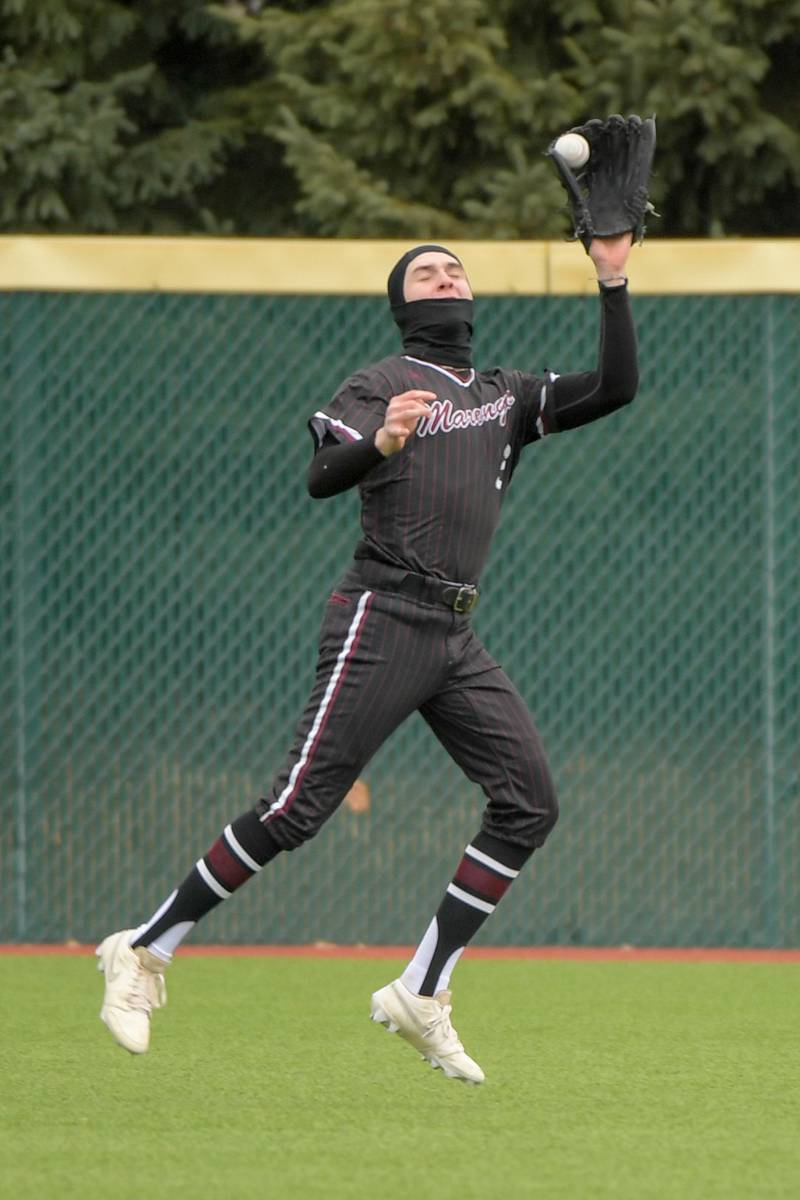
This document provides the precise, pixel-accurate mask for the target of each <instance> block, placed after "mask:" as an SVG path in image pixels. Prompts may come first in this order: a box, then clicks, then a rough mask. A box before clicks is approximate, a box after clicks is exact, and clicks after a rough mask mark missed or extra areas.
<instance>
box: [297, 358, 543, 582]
mask: <svg viewBox="0 0 800 1200" xmlns="http://www.w3.org/2000/svg"><path fill="white" fill-rule="evenodd" d="M411 389H421V390H425V391H429V392H434V393H435V394H436V399H435V401H432V402H431V404H430V408H431V410H432V411H431V415H430V416H428V417H425V418H423V419H422V420H421V421H420V422H419V424H418V426H417V429H416V431H415V433H413V434H412V435H411V436H410V437H409V439H408V441H407V442H406V444H405V446H404V448H403V449H402V450H401V451H399V452H398V453H397V454H393V455H390V456H389V457H388V458H387V459H386V460H385V461H383V462H380V463H378V465H377V466H375V467H373V468H372V469H371V470H370V471H369V472H368V473H367V474H366V475H365V476H364V478H363V479H362V481H361V483H360V484H359V491H360V495H361V506H362V507H361V524H362V530H363V539H362V541H361V542H360V543H359V545H358V547H357V548H356V557H357V558H358V557H364V556H365V555H366V556H370V557H377V558H379V559H381V560H383V561H386V562H390V563H393V564H395V565H397V566H400V567H404V568H405V569H406V570H409V571H415V572H418V573H420V574H424V575H433V576H436V577H438V578H440V579H447V580H456V581H458V582H463V583H475V582H477V581H478V579H479V577H480V573H481V570H482V568H483V565H484V562H485V561H486V557H487V555H488V553H489V547H490V544H491V540H492V536H493V534H494V531H495V529H496V528H497V523H498V520H499V518H500V509H501V506H502V503H503V498H504V496H505V493H506V490H507V488H508V485H509V483H510V481H511V477H512V475H513V473H514V468H515V467H516V465H517V462H518V460H519V456H520V453H521V451H522V448H523V446H525V445H526V444H527V443H529V442H534V441H537V440H538V439H539V438H540V437H543V436H544V434H545V433H546V432H547V418H548V403H547V399H548V393H549V390H550V389H549V386H548V385H547V383H546V381H545V380H544V379H541V378H538V377H536V376H533V375H526V374H523V373H522V372H520V371H512V370H504V369H503V368H499V367H498V368H495V369H494V370H490V371H482V372H476V371H470V372H462V373H458V374H456V373H455V372H453V371H449V370H447V369H446V368H444V367H439V366H436V365H434V364H433V363H426V362H422V361H420V360H418V359H414V358H410V357H409V356H407V355H392V356H391V357H389V358H385V359H383V360H382V361H381V362H379V363H376V364H375V365H373V366H370V367H366V368H365V369H363V370H361V371H358V372H357V373H356V374H355V375H352V376H351V377H350V378H349V379H347V380H346V381H345V383H344V384H343V385H342V386H341V388H340V389H339V391H338V392H337V393H336V395H335V396H334V397H333V399H332V400H331V402H330V403H329V404H327V405H326V406H325V407H324V408H323V409H321V410H320V411H319V412H317V413H315V414H314V416H313V417H312V418H311V420H310V422H309V425H310V428H311V430H312V433H313V434H314V437H315V438H316V440H317V443H318V444H319V445H321V444H322V441H323V440H324V438H325V437H326V435H329V436H332V437H334V438H335V439H336V440H337V441H339V442H344V441H358V440H361V439H363V438H371V437H373V436H374V434H375V433H376V432H377V430H378V429H379V428H380V427H381V426H382V425H383V421H384V417H385V414H386V408H387V405H388V403H389V400H390V399H391V398H392V396H396V395H399V394H400V393H401V392H406V391H410V390H411Z"/></svg>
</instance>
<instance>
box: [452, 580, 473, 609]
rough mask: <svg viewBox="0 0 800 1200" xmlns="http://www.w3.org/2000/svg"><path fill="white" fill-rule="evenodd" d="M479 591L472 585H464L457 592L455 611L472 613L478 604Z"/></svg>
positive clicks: (454, 603)
mask: <svg viewBox="0 0 800 1200" xmlns="http://www.w3.org/2000/svg"><path fill="white" fill-rule="evenodd" d="M478 594H479V593H478V589H477V588H476V587H473V586H472V585H470V584H464V585H463V586H462V587H460V588H459V589H458V591H457V592H456V598H455V600H454V601H453V611H454V612H457V613H468V612H472V610H473V608H474V607H475V605H476V604H477V603H478Z"/></svg>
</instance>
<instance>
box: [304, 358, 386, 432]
mask: <svg viewBox="0 0 800 1200" xmlns="http://www.w3.org/2000/svg"><path fill="white" fill-rule="evenodd" d="M389 400H390V396H389V394H388V390H387V386H386V383H385V381H383V380H382V378H381V377H380V376H379V375H378V374H377V373H375V372H371V371H359V372H358V373H357V374H355V375H351V376H350V378H349V379H347V380H345V382H344V383H343V384H342V386H341V387H340V388H339V390H338V392H337V393H336V395H335V396H334V397H333V399H332V400H331V401H330V402H329V403H328V404H326V405H325V406H324V408H320V409H318V410H317V412H315V413H314V415H313V416H312V417H310V418H309V422H308V427H309V429H310V430H311V433H312V436H313V438H314V441H315V445H316V449H319V448H320V447H321V446H322V444H323V442H324V441H325V439H326V436H327V437H328V439H329V440H330V438H334V439H335V440H336V441H337V442H342V443H344V442H360V441H362V440H363V439H365V438H367V439H371V438H372V437H374V435H375V433H376V432H377V431H378V430H379V429H380V427H381V426H382V425H383V419H384V416H385V414H386V406H387V405H388V403H389Z"/></svg>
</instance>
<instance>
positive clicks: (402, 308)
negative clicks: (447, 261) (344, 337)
mask: <svg viewBox="0 0 800 1200" xmlns="http://www.w3.org/2000/svg"><path fill="white" fill-rule="evenodd" d="M429 250H439V251H441V252H442V253H443V254H449V255H450V257H451V258H454V259H455V260H456V262H457V263H459V265H462V264H461V259H460V258H458V256H457V255H455V254H453V252H452V251H451V250H447V249H446V248H445V247H444V246H427V245H426V246H415V247H414V249H413V250H409V251H408V252H407V253H406V254H404V255H403V257H402V258H401V259H400V261H399V262H398V263H396V264H395V265H394V267H392V271H391V274H390V275H389V283H388V291H389V304H390V306H391V309H392V316H393V317H394V319H395V321H396V322H397V325H398V326H399V329H400V332H401V334H402V335H403V349H404V350H405V352H406V354H410V355H411V356H412V358H422V359H424V360H425V361H426V362H432V363H439V364H440V365H441V366H444V367H471V366H472V307H473V306H472V301H471V300H444V299H442V300H406V299H405V297H404V295H403V283H404V280H405V277H406V268H407V267H408V264H409V263H410V262H413V260H414V259H415V258H417V257H418V255H420V254H426V253H427V252H428V251H429Z"/></svg>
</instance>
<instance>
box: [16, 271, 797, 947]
mask: <svg viewBox="0 0 800 1200" xmlns="http://www.w3.org/2000/svg"><path fill="white" fill-rule="evenodd" d="M634 307H635V315H636V318H637V325H638V328H639V331H640V352H641V363H642V372H643V373H642V384H641V389H640V393H639V396H638V398H637V400H636V402H635V403H634V404H633V405H632V406H630V407H629V408H627V409H625V410H624V411H622V412H620V413H618V414H615V415H614V416H612V417H610V418H608V419H606V420H604V421H601V422H598V423H597V424H596V425H595V426H591V427H588V428H586V429H583V430H578V431H575V432H573V433H568V434H564V435H561V436H559V437H553V438H551V439H549V440H547V441H545V442H544V443H542V444H540V445H538V446H534V447H532V448H530V449H529V450H528V451H526V453H525V455H524V456H523V461H522V463H521V465H520V468H519V470H518V472H517V474H516V476H515V479H514V484H513V486H512V488H511V490H510V493H509V497H508V500H507V502H506V508H505V514H504V519H503V522H502V524H501V528H500V532H499V534H498V536H497V539H496V542H495V545H494V548H493V552H492V556H491V559H490V562H489V566H488V568H487V571H486V572H485V575H484V579H483V587H484V592H483V598H482V601H481V605H480V607H479V608H478V610H477V612H476V616H475V623H476V626H477V628H478V630H479V632H480V633H481V634H482V636H483V637H484V639H485V640H486V642H487V644H488V646H489V648H490V650H491V651H492V652H493V653H494V654H495V656H496V657H497V658H498V660H499V661H500V662H501V663H503V664H504V665H505V666H506V668H507V670H508V671H509V673H510V674H511V675H512V677H513V678H514V679H515V681H516V682H517V684H518V686H519V687H520V689H521V691H522V693H523V695H524V696H525V697H526V699H527V700H528V702H529V704H530V706H531V708H532V710H533V712H534V714H535V716H536V719H537V722H538V724H539V726H540V728H541V731H542V734H543V737H544V740H545V744H546V746H547V747H548V750H549V754H550V758H551V763H552V766H553V770H554V774H555V776H556V780H557V783H558V785H559V793H560V800H561V806H562V817H561V821H560V823H559V825H558V826H557V828H556V830H555V832H554V834H553V836H552V838H551V839H550V841H549V842H548V844H547V846H546V847H545V848H544V849H543V850H542V851H541V852H539V853H537V855H535V856H534V859H533V860H532V862H531V864H530V865H529V867H528V868H526V873H525V877H523V878H522V879H521V880H520V881H519V882H518V884H517V885H516V887H514V888H512V889H511V890H510V892H509V894H508V896H507V897H506V899H505V900H504V901H503V904H502V905H500V907H499V908H498V910H497V912H496V914H495V915H494V917H493V918H492V920H491V921H489V922H488V923H487V925H486V927H485V930H484V931H483V932H482V934H481V935H480V939H481V941H483V942H484V943H490V944H491V943H494V944H536V943H571V944H579V945H580V944H587V945H598V944H620V943H630V944H638V945H642V944H664V945H744V946H748V945H751V946H758V945H776V946H789V945H796V944H798V941H799V940H800V904H799V903H798V899H799V898H798V882H797V863H798V861H800V835H798V827H797V821H796V819H795V818H796V807H797V806H796V800H797V794H798V753H799V752H798V717H799V716H800V713H799V712H798V708H799V707H800V701H799V700H798V696H799V695H800V687H798V683H799V682H800V679H799V676H800V666H799V665H798V663H799V661H800V654H799V653H798V651H799V650H800V634H799V633H798V629H799V628H800V611H799V607H800V600H799V599H798V597H800V578H799V575H800V555H799V554H798V548H799V547H800V486H799V484H800V480H799V477H798V462H799V461H800V404H798V397H799V396H800V339H798V336H797V331H798V327H799V326H800V296H784V297H778V296H774V297H771V296H767V297H758V298H756V297H747V296H739V297H719V296H715V297H711V296H708V297H703V296H692V297H670V298H666V297H644V298H643V297H639V298H634ZM0 309H1V310H2V322H1V324H0V337H2V343H3V344H2V357H1V358H0V364H1V365H0V369H2V372H3V384H4V389H3V390H4V397H5V398H4V400H3V403H2V408H1V409H0V454H1V455H2V467H3V471H2V481H3V482H2V493H0V570H1V571H2V580H3V585H2V593H1V594H0V604H1V606H2V607H0V689H2V714H3V716H2V725H0V750H1V752H2V753H1V757H0V789H1V791H0V794H1V795H2V806H3V811H4V818H3V821H2V824H0V856H1V862H0V904H1V911H2V916H1V917H0V940H7V941H8V940H30V941H63V940H65V939H68V938H76V939H78V940H80V941H91V940H92V939H95V938H99V937H100V936H102V935H104V934H105V933H107V932H108V931H109V930H111V929H113V928H117V927H119V926H121V925H130V924H135V923H137V922H139V921H141V920H143V919H144V918H145V917H146V916H148V915H149V914H150V912H151V911H152V910H153V909H154V908H155V907H156V905H157V904H158V903H160V901H161V900H162V899H163V897H164V896H165V895H166V894H167V892H169V891H170V890H171V889H172V888H173V887H174V886H175V885H176V883H177V882H178V881H179V880H180V879H181V878H183V876H184V875H185V873H186V871H187V870H188V868H189V867H190V866H191V865H192V863H193V862H194V861H195V859H196V858H197V857H198V856H199V855H200V854H201V853H203V852H204V851H205V850H206V849H207V847H208V846H209V845H210V843H211V842H212V841H213V840H214V838H215V837H216V836H217V834H218V833H219V830H220V829H221V828H222V826H223V825H224V824H225V823H226V822H227V821H228V820H230V819H231V818H232V817H234V816H236V815H238V814H239V813H240V812H242V811H244V810H245V809H246V808H247V807H248V806H250V805H251V804H252V803H254V802H255V801H256V799H257V798H258V797H259V796H260V795H263V794H265V792H266V789H267V788H268V787H269V784H270V781H271V778H272V775H273V772H274V771H275V770H276V769H277V767H278V765H279V764H280V762H281V761H282V758H283V755H284V753H285V751H286V749H287V747H288V745H289V741H290V737H291V734H292V731H293V728H294V723H295V721H296V719H297V717H298V716H299V714H300V712H301V710H302V707H303V704H304V702H305V698H306V695H307V692H308V689H309V687H310V685H311V681H312V677H313V669H314V654H315V644H316V632H317V627H318V623H319V620H320V617H321V614H322V608H323V605H324V601H325V597H326V594H327V590H328V589H329V588H330V586H331V585H332V584H333V583H334V582H335V580H336V579H337V577H338V575H339V574H340V573H341V571H342V570H343V569H344V567H345V565H346V563H347V561H348V560H349V558H350V555H351V553H352V548H353V545H354V543H355V541H356V538H357V521H358V507H357V498H356V496H355V495H352V494H347V495H344V496H340V497H337V498H334V499H332V500H328V501H312V500H310V499H309V498H308V496H307V494H306V491H305V470H306V465H307V462H308V459H309V457H310V453H311V439H310V437H309V435H308V433H307V432H306V428H305V422H306V419H307V417H308V416H309V414H310V413H311V412H312V411H313V410H314V409H315V408H316V407H318V406H319V404H320V403H321V402H324V400H325V399H326V398H327V397H329V396H330V394H331V393H332V392H333V390H334V388H335V387H336V385H337V384H338V382H339V381H340V379H341V378H343V377H344V376H346V375H347V374H349V373H350V372H351V371H352V370H353V369H355V368H356V367H357V366H359V365H361V364H363V363H364V362H369V361H374V360H375V359H377V358H378V357H380V356H382V355H383V354H385V353H389V352H391V351H393V350H394V349H396V346H397V342H396V336H395V332H394V328H393V326H392V324H391V322H390V320H389V319H388V316H387V312H386V308H385V304H384V302H383V301H382V300H381V299H379V298H373V297H366V298H358V299H355V298H347V297H340V298H336V297H333V298H331V297H326V298H319V297H316V298H315V297H286V296H282V297H270V296H245V295H238V296H231V295H225V296H218V295H215V296H211V295H196V296H189V295H165V294H132V293H130V294H125V293H123V294H119V293H115V294H71V293H70V294H66V293H65V294H39V293H17V294H13V295H6V296H4V297H2V298H0ZM477 317H478V323H479V329H478V346H477V358H478V361H479V363H483V364H485V365H491V364H492V363H494V362H500V363H503V364H504V365H513V366H520V367H525V368H527V369H530V370H533V371H540V370H541V369H543V368H545V367H547V368H550V369H553V370H557V371H559V372H565V371H570V370H581V369H586V368H587V367H588V366H591V365H592V363H593V362H594V360H595V355H596V342H597V322H598V307H597V302H596V300H595V299H594V298H589V299H581V298H552V297H549V298H538V297H537V298H513V299H511V298H494V299H486V300H483V301H479V302H478V307H477ZM364 782H365V783H366V785H367V786H368V789H369V796H370V804H369V807H368V808H366V809H365V810H362V811H355V806H354V807H351V806H348V805H345V806H343V807H342V809H341V810H340V811H339V813H337V815H336V816H335V817H334V818H333V819H332V821H331V822H330V824H329V825H328V826H327V827H326V828H325V829H324V830H323V832H322V834H321V835H320V836H319V838H317V839H316V840H315V841H314V842H312V843H310V844H309V845H307V846H305V847H303V848H302V849H301V850H299V851H297V852H295V853H293V854H291V855H281V856H279V858H278V859H277V860H276V862H275V863H273V864H271V865H270V867H268V868H267V869H266V870H265V871H264V873H263V874H262V875H261V876H259V878H258V879H257V880H255V881H254V882H252V883H251V884H249V885H248V886H247V887H246V888H245V889H243V890H242V891H241V892H240V893H238V894H237V896H236V897H235V898H234V899H233V900H232V901H231V902H229V903H228V904H226V905H222V906H221V907H220V908H218V909H217V910H216V911H215V912H214V913H212V914H211V915H210V916H209V917H208V919H207V920H206V921H205V922H204V923H203V924H202V925H201V926H199V927H198V929H197V931H196V934H195V940H196V941H201V940H206V941H212V942H215V941H229V942H259V941H265V942H288V943H292V942H310V941H314V940H318V939H321V940H329V941H335V942H346V943H353V942H367V943H370V942H371V943H408V942H414V941H415V940H416V939H417V938H418V937H419V935H420V934H421V933H422V931H423V929H424V928H425V926H426V924H427V922H428V920H429V918H430V915H431V913H432V912H433V910H434V909H435V907H436V905H437V904H438V902H439V899H440V897H441V894H442V891H443V889H444V886H445V885H446V883H447V881H448V880H449V878H450V876H451V874H452V872H453V870H454V868H455V866H456V864H457V862H458V859H459V857H460V854H461V851H462V849H463V846H464V844H465V843H466V842H467V841H468V839H469V838H470V837H471V836H472V835H473V834H474V832H475V831H476V830H477V828H478V825H479V820H480V814H481V811H482V807H483V800H482V796H481V795H480V793H479V792H478V790H477V789H476V788H475V787H474V786H473V785H472V784H470V783H468V782H467V781H466V780H465V779H464V778H462V776H461V775H460V773H459V772H458V770H457V768H455V767H454V766H453V764H451V763H450V762H449V760H448V759H447V758H446V756H445V754H444V752H443V751H442V749H441V748H440V747H439V745H438V744H437V743H436V742H435V740H434V739H433V737H432V735H431V734H430V733H429V731H428V730H427V728H426V727H425V725H424V723H423V722H422V720H421V719H420V718H413V719H412V720H411V721H409V722H408V723H407V724H406V725H404V726H403V727H402V728H401V729H400V730H399V731H398V733H397V734H396V735H395V737H394V738H393V739H392V740H391V741H390V742H389V743H387V745H386V746H385V747H384V748H383V749H382V750H381V751H380V753H379V754H378V755H377V756H376V758H375V759H374V760H373V762H372V763H371V764H370V765H369V768H368V770H367V771H366V772H365V775H364ZM361 807H362V809H363V805H362V806H361Z"/></svg>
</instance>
